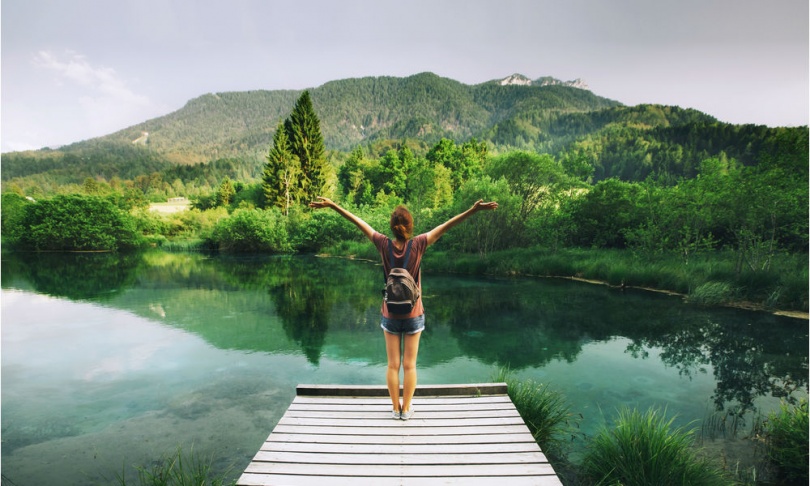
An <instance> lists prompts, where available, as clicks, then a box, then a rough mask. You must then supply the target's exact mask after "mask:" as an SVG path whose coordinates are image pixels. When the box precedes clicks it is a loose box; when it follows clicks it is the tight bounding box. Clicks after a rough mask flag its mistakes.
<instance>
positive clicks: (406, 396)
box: [397, 332, 422, 412]
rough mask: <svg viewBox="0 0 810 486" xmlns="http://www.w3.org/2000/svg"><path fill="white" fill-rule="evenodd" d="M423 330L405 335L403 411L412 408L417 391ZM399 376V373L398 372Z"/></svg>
mask: <svg viewBox="0 0 810 486" xmlns="http://www.w3.org/2000/svg"><path fill="white" fill-rule="evenodd" d="M421 336H422V333H421V332H417V333H416V334H406V335H405V352H404V353H403V359H402V369H403V370H404V375H405V376H404V379H403V382H404V383H403V386H402V388H403V390H402V411H403V412H405V411H408V410H410V409H411V400H412V399H413V394H414V392H415V391H416V355H417V354H418V353H419V338H420V337H421ZM397 376H399V374H397Z"/></svg>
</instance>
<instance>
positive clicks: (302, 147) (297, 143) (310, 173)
mask: <svg viewBox="0 0 810 486" xmlns="http://www.w3.org/2000/svg"><path fill="white" fill-rule="evenodd" d="M284 129H285V131H286V132H287V138H288V139H289V143H290V151H291V152H292V153H293V155H295V156H296V157H297V158H298V161H299V162H300V168H301V176H300V177H299V178H298V189H299V191H300V193H301V195H302V197H303V198H304V199H305V200H314V199H315V197H316V196H318V195H320V193H321V191H322V190H323V187H324V184H325V183H326V177H327V170H328V166H327V163H326V150H325V148H324V144H323V135H322V134H321V122H320V120H319V119H318V115H316V114H315V110H314V109H313V108H312V100H311V99H310V96H309V91H304V93H303V94H302V95H301V97H300V98H298V101H296V103H295V107H294V108H293V111H292V113H291V114H290V117H289V118H287V120H286V121H285V122H284Z"/></svg>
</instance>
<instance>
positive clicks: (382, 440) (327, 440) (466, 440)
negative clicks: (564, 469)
mask: <svg viewBox="0 0 810 486" xmlns="http://www.w3.org/2000/svg"><path fill="white" fill-rule="evenodd" d="M267 442H311V443H321V444H505V443H515V442H523V443H534V438H533V437H532V434H530V433H529V432H525V431H524V432H522V433H516V434H492V433H490V434H486V433H484V434H480V435H475V436H471V435H442V436H415V435H328V434H322V433H318V434H287V433H284V432H278V433H276V432H273V434H272V435H270V437H268V438H267ZM535 445H537V444H536V443H535Z"/></svg>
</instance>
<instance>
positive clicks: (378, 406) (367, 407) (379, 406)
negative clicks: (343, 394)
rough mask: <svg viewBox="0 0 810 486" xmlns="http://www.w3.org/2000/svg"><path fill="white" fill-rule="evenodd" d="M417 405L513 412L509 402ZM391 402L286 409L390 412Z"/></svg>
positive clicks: (421, 407)
mask: <svg viewBox="0 0 810 486" xmlns="http://www.w3.org/2000/svg"><path fill="white" fill-rule="evenodd" d="M416 405H419V410H423V411H426V412H453V411H456V410H468V411H476V410H481V411H487V410H491V411H498V410H501V411H515V412H517V410H516V409H515V407H514V405H512V404H511V403H510V402H507V401H503V402H499V403H486V402H483V401H479V402H471V403H437V402H435V401H427V400H424V399H419V400H417V401H415V402H414V406H416ZM391 408H392V406H391V402H389V401H388V400H386V401H385V402H384V403H367V404H363V403H335V404H331V403H299V402H293V403H292V404H290V406H289V408H288V409H287V411H288V412H319V411H323V412H353V411H366V412H375V411H376V412H379V411H383V412H390V411H391Z"/></svg>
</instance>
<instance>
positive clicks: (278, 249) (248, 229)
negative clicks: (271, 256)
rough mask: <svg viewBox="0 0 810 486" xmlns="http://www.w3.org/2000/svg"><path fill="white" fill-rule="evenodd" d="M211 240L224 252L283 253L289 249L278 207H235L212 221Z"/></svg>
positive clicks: (284, 222)
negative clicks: (216, 221) (222, 217)
mask: <svg viewBox="0 0 810 486" xmlns="http://www.w3.org/2000/svg"><path fill="white" fill-rule="evenodd" d="M211 240H212V241H213V243H214V245H215V246H216V247H218V248H219V249H221V250H225V251H241V252H245V251H247V252H268V253H286V252H289V251H290V250H291V249H292V248H291V246H290V241H289V235H288V233H287V225H286V221H285V220H284V217H283V216H282V215H281V212H280V211H279V210H278V209H270V210H261V209H237V210H236V211H234V212H233V214H231V216H230V217H228V218H226V219H222V220H220V221H219V222H218V223H217V224H216V226H215V227H214V230H213V232H212V235H211Z"/></svg>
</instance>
